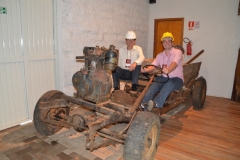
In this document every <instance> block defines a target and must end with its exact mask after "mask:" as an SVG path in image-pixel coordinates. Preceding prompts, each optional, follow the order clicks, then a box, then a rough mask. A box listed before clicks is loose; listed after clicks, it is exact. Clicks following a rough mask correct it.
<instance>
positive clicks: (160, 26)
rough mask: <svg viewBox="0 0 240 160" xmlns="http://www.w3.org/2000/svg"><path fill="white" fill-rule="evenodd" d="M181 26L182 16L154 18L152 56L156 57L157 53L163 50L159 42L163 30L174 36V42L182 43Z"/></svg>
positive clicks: (182, 23)
mask: <svg viewBox="0 0 240 160" xmlns="http://www.w3.org/2000/svg"><path fill="white" fill-rule="evenodd" d="M183 28H184V18H166V19H155V22H154V49H153V50H154V52H153V54H154V55H153V57H156V56H157V54H158V53H160V52H162V51H163V50H164V49H163V46H162V42H161V37H162V35H163V33H164V32H171V33H172V34H173V37H174V44H179V45H182V42H183Z"/></svg>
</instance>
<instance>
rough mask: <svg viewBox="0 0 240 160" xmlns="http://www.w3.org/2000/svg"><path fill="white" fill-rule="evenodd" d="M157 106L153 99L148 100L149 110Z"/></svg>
mask: <svg viewBox="0 0 240 160" xmlns="http://www.w3.org/2000/svg"><path fill="white" fill-rule="evenodd" d="M156 107H157V104H156V103H155V102H154V101H153V100H150V101H149V102H148V108H147V109H148V110H149V111H152V109H153V108H156Z"/></svg>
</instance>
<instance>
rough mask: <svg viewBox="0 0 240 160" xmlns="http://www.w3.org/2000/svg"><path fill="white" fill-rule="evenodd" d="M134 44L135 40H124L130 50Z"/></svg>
mask: <svg viewBox="0 0 240 160" xmlns="http://www.w3.org/2000/svg"><path fill="white" fill-rule="evenodd" d="M135 43H136V39H126V45H127V46H128V47H130V48H132V47H133V46H134V45H135Z"/></svg>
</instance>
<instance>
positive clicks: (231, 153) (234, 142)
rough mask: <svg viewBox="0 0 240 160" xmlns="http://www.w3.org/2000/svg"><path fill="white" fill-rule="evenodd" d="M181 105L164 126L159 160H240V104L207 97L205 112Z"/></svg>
mask: <svg viewBox="0 0 240 160" xmlns="http://www.w3.org/2000/svg"><path fill="white" fill-rule="evenodd" d="M182 105H183V109H182V110H181V111H179V112H178V113H176V114H175V115H173V116H172V117H171V118H170V119H168V120H167V121H166V122H164V123H163V124H162V128H161V135H160V142H159V147H158V150H157V154H156V156H155V159H156V160H161V159H170V160H172V159H219V160H225V159H231V160H239V159H240V125H239V124H240V103H236V102H232V101H230V100H229V99H226V98H219V97H212V96H207V97H206V102H205V105H204V108H203V109H202V110H194V109H193V107H192V106H191V99H190V100H189V101H187V102H185V103H184V104H182Z"/></svg>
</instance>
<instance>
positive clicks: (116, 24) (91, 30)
mask: <svg viewBox="0 0 240 160" xmlns="http://www.w3.org/2000/svg"><path fill="white" fill-rule="evenodd" d="M148 7H149V3H148V0H128V1H126V0H62V3H61V8H60V7H59V9H61V10H62V12H61V13H62V19H61V25H62V26H61V34H62V35H61V36H62V40H61V45H62V51H61V52H62V56H61V57H62V58H61V59H62V63H63V64H62V67H61V68H62V70H63V73H62V74H61V76H60V77H59V78H60V79H63V81H62V84H60V85H59V86H63V87H60V88H62V89H61V90H63V92H64V93H66V94H68V95H72V94H73V92H74V89H73V87H72V80H71V79H72V75H73V74H74V73H75V72H76V71H78V70H79V69H80V67H82V66H83V63H80V62H76V60H75V57H76V56H80V55H83V53H82V50H83V48H84V46H89V47H94V46H96V45H99V46H100V47H102V46H105V47H106V48H108V47H109V46H110V45H111V44H114V45H115V46H116V48H117V49H119V48H120V47H121V46H122V45H124V43H125V35H126V33H127V31H128V30H134V31H135V32H136V34H137V45H139V46H141V47H142V48H143V52H144V53H146V51H147V43H148V42H147V41H148V39H147V37H148V17H149V15H148V14H149V11H148ZM60 63H61V62H60Z"/></svg>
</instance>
